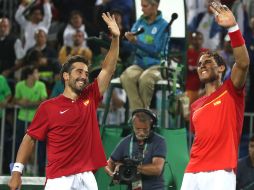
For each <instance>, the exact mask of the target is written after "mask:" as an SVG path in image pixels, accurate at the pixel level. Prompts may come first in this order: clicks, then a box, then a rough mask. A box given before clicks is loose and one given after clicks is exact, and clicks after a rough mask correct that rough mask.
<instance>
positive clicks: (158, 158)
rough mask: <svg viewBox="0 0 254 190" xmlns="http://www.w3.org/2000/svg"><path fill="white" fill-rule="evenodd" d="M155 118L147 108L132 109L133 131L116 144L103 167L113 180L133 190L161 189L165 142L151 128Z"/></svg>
mask: <svg viewBox="0 0 254 190" xmlns="http://www.w3.org/2000/svg"><path fill="white" fill-rule="evenodd" d="M155 122H156V115H155V114H154V113H153V112H151V111H150V110H147V109H136V110H134V111H133V113H132V124H133V133H132V134H130V135H128V136H127V137H125V138H124V139H123V140H122V141H121V142H120V143H119V144H118V145H117V146H116V148H115V150H114V151H113V153H112V154H111V156H110V158H109V159H108V165H107V166H106V167H105V171H106V173H107V174H108V175H109V176H111V177H113V182H115V183H121V184H127V185H128V189H132V190H134V189H142V190H148V189H153V190H162V189H164V180H163V166H164V162H165V157H166V142H165V139H164V138H163V137H161V136H160V135H158V134H157V133H155V132H154V131H153V130H152V127H153V125H154V124H155Z"/></svg>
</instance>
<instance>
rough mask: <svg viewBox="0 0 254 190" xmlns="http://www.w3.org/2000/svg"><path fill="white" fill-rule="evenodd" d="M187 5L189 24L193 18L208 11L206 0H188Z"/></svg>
mask: <svg viewBox="0 0 254 190" xmlns="http://www.w3.org/2000/svg"><path fill="white" fill-rule="evenodd" d="M186 5H187V24H188V25H189V24H190V22H191V21H192V19H193V18H194V17H195V16H196V15H198V14H200V13H203V12H205V11H206V7H205V1H204V0H188V1H186Z"/></svg>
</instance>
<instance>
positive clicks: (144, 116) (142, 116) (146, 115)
mask: <svg viewBox="0 0 254 190" xmlns="http://www.w3.org/2000/svg"><path fill="white" fill-rule="evenodd" d="M134 116H135V117H138V118H139V120H140V121H141V122H146V121H150V124H151V127H153V126H154V125H155V124H156V122H157V116H156V114H155V113H154V112H152V111H151V110H149V109H143V108H139V109H135V110H133V112H132V121H133V120H134Z"/></svg>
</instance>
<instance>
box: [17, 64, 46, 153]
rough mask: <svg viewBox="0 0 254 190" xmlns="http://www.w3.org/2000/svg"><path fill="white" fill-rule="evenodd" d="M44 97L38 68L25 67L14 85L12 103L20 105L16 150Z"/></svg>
mask: <svg viewBox="0 0 254 190" xmlns="http://www.w3.org/2000/svg"><path fill="white" fill-rule="evenodd" d="M46 98H47V91H46V86H45V84H44V83H43V82H41V81H39V72H38V69H37V68H36V67H31V66H29V67H25V68H24V69H23V71H22V80H21V81H19V82H18V83H17V84H16V87H15V97H14V103H15V104H17V105H19V106H20V110H19V113H18V118H17V137H16V150H17V148H18V146H19V144H20V143H21V141H22V137H23V136H24V133H25V129H26V127H27V126H28V124H29V123H30V122H31V121H32V119H33V117H34V114H35V111H36V109H37V107H38V106H39V104H40V103H41V102H42V101H43V100H45V99H46Z"/></svg>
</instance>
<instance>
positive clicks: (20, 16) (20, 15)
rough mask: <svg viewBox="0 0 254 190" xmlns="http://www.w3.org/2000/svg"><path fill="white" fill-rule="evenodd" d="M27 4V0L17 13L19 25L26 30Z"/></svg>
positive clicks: (22, 2) (23, 0) (23, 1)
mask: <svg viewBox="0 0 254 190" xmlns="http://www.w3.org/2000/svg"><path fill="white" fill-rule="evenodd" d="M26 6H27V2H26V1H25V0H22V1H21V4H20V5H19V7H18V9H17V11H16V13H15V20H16V21H17V23H19V25H20V27H21V28H22V29H24V28H25V27H26V25H27V22H28V21H27V20H26V18H25V16H24V15H23V12H24V10H25V9H26Z"/></svg>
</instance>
